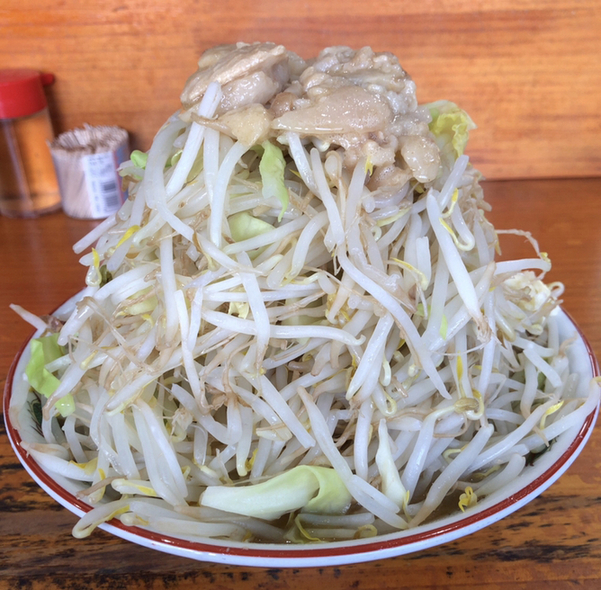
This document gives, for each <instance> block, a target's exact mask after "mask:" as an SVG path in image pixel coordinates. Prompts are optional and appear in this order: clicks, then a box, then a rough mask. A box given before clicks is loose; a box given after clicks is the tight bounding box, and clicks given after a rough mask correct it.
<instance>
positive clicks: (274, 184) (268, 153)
mask: <svg viewBox="0 0 601 590" xmlns="http://www.w3.org/2000/svg"><path fill="white" fill-rule="evenodd" d="M261 147H262V148H263V150H264V151H263V156H262V157H261V162H260V164H259V172H260V174H261V181H262V182H263V196H264V197H265V198H266V199H269V198H270V197H277V198H278V199H279V201H280V203H281V204H282V210H281V211H280V214H279V216H278V221H282V216H283V215H284V211H286V209H287V208H288V198H289V197H288V189H287V188H286V184H285V183H284V170H285V169H286V160H284V154H283V153H282V150H281V149H280V148H279V147H277V146H275V145H273V144H272V143H271V142H270V141H264V142H263V143H262V144H261Z"/></svg>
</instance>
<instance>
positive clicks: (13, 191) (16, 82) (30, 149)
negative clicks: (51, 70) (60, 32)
mask: <svg viewBox="0 0 601 590" xmlns="http://www.w3.org/2000/svg"><path fill="white" fill-rule="evenodd" d="M53 81H54V76H53V75H52V74H41V73H40V72H37V71H35V70H29V69H7V70H0V213H1V214H2V215H7V216H9V217H36V216H37V215H40V214H42V213H48V212H50V211H55V210H56V209H59V208H60V193H59V190H58V182H57V180H56V174H55V172H54V166H53V164H52V157H51V155H50V150H49V149H48V144H47V142H49V141H52V139H53V137H54V134H53V132H52V124H51V122H50V116H49V114H48V105H47V102H46V95H45V94H44V86H47V85H49V84H52V82H53Z"/></svg>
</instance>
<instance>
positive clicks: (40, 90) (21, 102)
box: [0, 69, 54, 119]
mask: <svg viewBox="0 0 601 590" xmlns="http://www.w3.org/2000/svg"><path fill="white" fill-rule="evenodd" d="M52 82H54V76H53V75H52V74H41V73H40V72H37V71H36V70H26V69H19V70H0V119H14V118H15V117H26V116H27V115H33V114H34V113H37V112H38V111H41V110H42V109H43V108H45V107H46V105H47V104H48V103H47V102H46V95H45V94H44V86H48V84H52Z"/></svg>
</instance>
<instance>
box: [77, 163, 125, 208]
mask: <svg viewBox="0 0 601 590" xmlns="http://www.w3.org/2000/svg"><path fill="white" fill-rule="evenodd" d="M82 163H83V169H84V175H85V179H86V188H87V189H88V197H89V203H90V209H91V213H92V217H94V218H96V219H100V218H102V217H108V216H109V215H111V214H112V213H114V212H115V211H117V210H118V209H119V207H121V205H122V204H123V201H124V194H123V192H122V190H121V178H120V177H119V175H118V173H117V167H118V166H119V161H118V158H117V157H116V154H115V153H114V152H105V153H102V154H88V155H85V156H83V162H82Z"/></svg>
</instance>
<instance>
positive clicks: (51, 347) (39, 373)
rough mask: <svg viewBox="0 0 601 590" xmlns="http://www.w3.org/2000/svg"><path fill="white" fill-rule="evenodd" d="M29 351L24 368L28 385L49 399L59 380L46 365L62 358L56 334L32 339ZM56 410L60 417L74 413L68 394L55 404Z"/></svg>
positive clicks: (70, 397)
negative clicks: (29, 356) (28, 357)
mask: <svg viewBox="0 0 601 590" xmlns="http://www.w3.org/2000/svg"><path fill="white" fill-rule="evenodd" d="M30 350H31V358H30V359H29V362H28V363H27V366H26V367H25V375H27V380H28V381H29V385H31V387H33V388H34V389H35V390H36V391H37V392H38V393H40V394H42V395H43V396H44V397H50V396H51V395H52V394H53V393H54V392H55V391H56V388H57V387H58V386H59V383H60V381H59V379H57V377H55V376H54V375H53V374H52V373H51V372H50V371H49V370H48V369H46V365H47V364H48V363H51V362H52V361H55V360H56V359H57V358H60V357H61V356H63V351H62V349H61V347H60V346H59V344H58V334H50V335H49V336H42V337H41V338H33V339H32V341H31V344H30ZM56 408H57V410H58V411H59V413H60V414H61V416H68V415H69V414H72V413H73V412H74V411H75V402H74V401H73V396H71V395H70V394H68V395H66V396H65V397H63V398H61V399H60V400H59V401H58V402H57V403H56Z"/></svg>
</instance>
